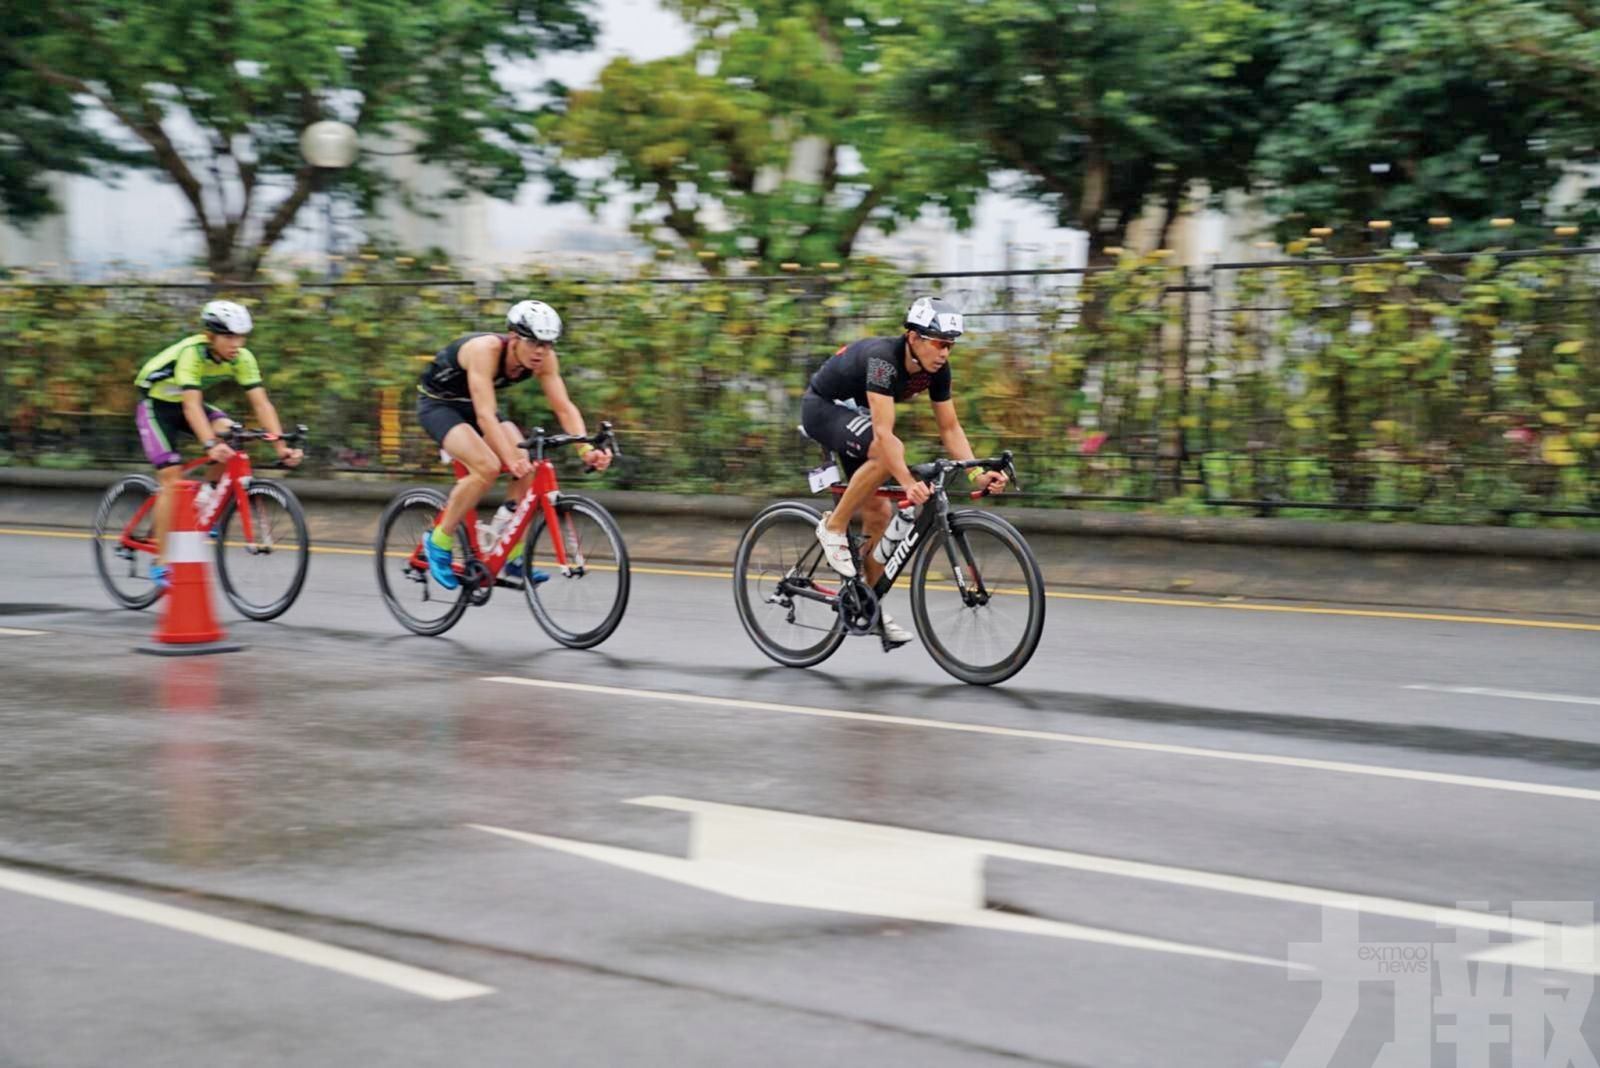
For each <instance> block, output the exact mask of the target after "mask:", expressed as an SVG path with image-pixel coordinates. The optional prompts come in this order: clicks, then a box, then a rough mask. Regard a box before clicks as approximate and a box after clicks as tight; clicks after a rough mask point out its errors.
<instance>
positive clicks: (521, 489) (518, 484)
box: [500, 419, 533, 501]
mask: <svg viewBox="0 0 1600 1068" xmlns="http://www.w3.org/2000/svg"><path fill="white" fill-rule="evenodd" d="M500 426H501V427H502V428H503V429H504V430H505V432H506V433H507V434H510V435H511V440H512V441H521V440H522V431H521V430H519V429H517V424H515V423H513V422H512V421H511V420H509V419H503V420H501V422H500ZM517 453H518V455H520V456H521V457H522V458H523V459H524V460H531V459H532V457H531V456H529V455H528V450H527V449H518V450H517ZM531 485H533V472H532V471H529V472H528V473H527V474H526V475H523V476H522V477H521V478H519V479H517V480H516V481H514V482H512V483H511V485H509V486H507V487H506V499H507V500H511V501H520V500H522V495H523V494H524V493H526V492H528V487H529V486H531Z"/></svg>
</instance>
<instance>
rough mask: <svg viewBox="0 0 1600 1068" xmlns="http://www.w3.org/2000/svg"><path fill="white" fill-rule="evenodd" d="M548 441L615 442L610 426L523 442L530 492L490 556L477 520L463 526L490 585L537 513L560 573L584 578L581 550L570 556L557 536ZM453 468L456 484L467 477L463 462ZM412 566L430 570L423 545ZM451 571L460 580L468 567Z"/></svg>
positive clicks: (536, 434) (556, 485)
mask: <svg viewBox="0 0 1600 1068" xmlns="http://www.w3.org/2000/svg"><path fill="white" fill-rule="evenodd" d="M547 440H548V441H550V442H551V443H552V444H555V445H567V444H573V443H575V442H580V441H587V442H589V443H591V444H594V443H595V442H598V441H606V442H609V443H610V445H611V447H612V448H613V449H615V438H613V437H612V435H611V424H610V423H601V424H600V430H599V432H598V433H596V434H592V435H589V436H587V437H575V436H572V435H556V436H554V437H552V438H549V439H547V438H545V437H544V431H543V429H535V430H534V431H533V434H532V435H531V436H530V437H528V438H527V439H526V440H525V441H523V442H522V445H523V446H524V447H532V448H533V449H534V455H533V481H532V482H530V483H529V484H528V488H527V490H526V491H525V492H524V493H523V494H522V499H521V500H519V501H518V502H517V510H516V512H515V513H513V514H512V517H511V522H509V523H507V524H506V528H505V529H504V530H502V531H501V532H500V536H499V537H498V538H497V539H495V543H494V544H493V545H492V546H490V547H489V551H488V552H487V553H485V552H484V547H483V546H482V545H480V544H479V543H478V524H477V522H476V521H475V517H474V518H469V519H468V520H467V521H465V522H464V523H463V524H462V525H463V526H465V527H466V528H467V547H468V548H469V549H470V551H471V555H470V556H469V557H468V559H474V560H477V561H478V562H479V563H480V564H482V565H483V567H484V569H485V570H486V571H488V573H489V581H490V582H491V583H493V582H495V581H496V580H498V579H499V577H500V572H501V571H502V570H503V569H504V568H505V566H506V561H507V560H509V559H510V557H511V550H512V547H514V546H515V545H516V544H517V543H518V542H520V541H521V540H522V539H523V538H525V537H526V536H527V533H528V526H529V524H531V523H532V522H533V516H534V513H535V511H538V512H541V513H543V515H544V522H545V526H546V527H548V528H549V529H550V531H551V532H552V536H551V538H550V540H551V542H552V548H553V550H554V551H555V557H556V564H557V566H558V567H559V568H560V569H561V572H562V574H566V575H570V574H580V575H581V574H583V569H584V556H583V552H582V551H581V549H580V550H578V551H576V552H573V553H568V552H567V539H566V538H565V537H560V536H557V535H558V534H559V532H560V530H561V524H560V522H559V521H558V519H559V517H558V516H557V515H556V502H557V501H558V500H560V499H561V484H560V481H559V480H558V479H557V478H556V467H555V464H553V463H551V462H550V461H549V460H547V459H545V457H544V452H545V448H546V441H547ZM450 465H451V468H452V469H453V470H454V471H455V476H456V481H457V482H460V481H461V480H462V479H463V478H465V477H466V476H467V473H468V469H467V466H466V465H465V464H463V463H462V462H461V461H460V460H457V459H456V458H455V457H451V458H450ZM500 473H501V474H502V475H503V474H506V473H507V471H506V468H505V467H503V466H502V467H501V468H500ZM441 518H442V516H441ZM411 566H412V567H415V568H417V569H418V570H420V571H426V570H427V569H428V558H427V555H426V553H424V551H423V547H422V543H421V542H418V543H417V547H416V549H415V550H413V551H412V554H411ZM451 570H453V571H454V572H455V574H456V575H458V576H461V575H463V573H464V572H465V571H466V564H465V563H458V564H452V565H451Z"/></svg>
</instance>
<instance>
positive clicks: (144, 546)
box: [93, 475, 161, 610]
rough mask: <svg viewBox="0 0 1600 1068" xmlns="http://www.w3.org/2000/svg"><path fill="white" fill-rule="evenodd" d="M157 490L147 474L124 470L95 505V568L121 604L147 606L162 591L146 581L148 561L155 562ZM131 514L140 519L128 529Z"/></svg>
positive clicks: (132, 516) (149, 563)
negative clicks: (133, 473) (126, 472)
mask: <svg viewBox="0 0 1600 1068" xmlns="http://www.w3.org/2000/svg"><path fill="white" fill-rule="evenodd" d="M159 491H160V486H159V485H158V484H157V483H156V480H155V479H153V478H151V477H150V476H148V475H128V476H127V477H125V478H120V479H118V480H117V481H116V482H115V483H113V484H112V486H111V488H110V489H108V490H106V494H105V496H104V497H101V498H100V506H99V507H98V508H96V509H95V513H94V542H93V547H94V568H95V570H96V571H97V572H99V574H100V582H101V584H102V585H104V586H105V588H106V592H107V593H109V594H110V595H111V599H112V600H113V601H116V602H117V603H118V604H120V605H121V606H122V607H124V608H132V609H136V610H137V609H140V608H149V607H150V606H151V605H152V604H154V603H155V601H156V598H157V597H160V596H161V589H160V587H158V586H157V585H156V584H155V583H154V582H151V581H150V565H151V564H153V563H155V562H156V510H155V496H156V494H157V493H158V492H159ZM147 504H148V507H146V505H147ZM140 509H143V510H144V514H143V515H139V511H140ZM135 516H138V517H139V522H138V523H137V524H136V525H134V526H132V527H131V528H130V527H129V523H130V522H132V520H133V518H134V517H135ZM130 543H131V544H130Z"/></svg>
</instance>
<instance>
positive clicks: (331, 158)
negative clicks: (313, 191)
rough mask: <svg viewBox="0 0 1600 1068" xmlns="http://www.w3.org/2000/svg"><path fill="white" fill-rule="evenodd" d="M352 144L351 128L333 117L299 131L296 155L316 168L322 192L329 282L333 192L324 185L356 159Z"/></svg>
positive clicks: (331, 249) (331, 278)
mask: <svg viewBox="0 0 1600 1068" xmlns="http://www.w3.org/2000/svg"><path fill="white" fill-rule="evenodd" d="M356 147H357V146H356V131H355V129H354V128H353V127H351V126H349V125H348V124H346V123H342V122H338V121H336V120H333V119H324V120H323V121H321V122H314V123H312V124H311V125H310V126H307V127H306V128H305V129H304V130H301V131H300V154H301V155H302V156H304V157H305V161H306V162H307V163H309V164H311V165H312V166H313V167H315V168H317V187H318V189H320V190H321V191H322V221H323V228H324V231H325V233H324V242H325V243H324V247H323V254H324V256H325V257H326V263H327V276H328V280H329V281H332V280H333V256H334V233H333V193H332V192H331V191H330V190H329V189H328V187H327V186H328V183H329V182H330V181H331V180H332V178H333V174H334V172H336V171H341V170H343V169H344V168H346V167H348V166H350V164H352V163H354V162H355V161H356Z"/></svg>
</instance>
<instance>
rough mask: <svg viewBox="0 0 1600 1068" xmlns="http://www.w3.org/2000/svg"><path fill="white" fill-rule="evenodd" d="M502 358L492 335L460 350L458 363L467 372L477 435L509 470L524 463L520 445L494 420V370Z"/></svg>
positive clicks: (487, 335) (474, 339)
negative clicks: (517, 464)
mask: <svg viewBox="0 0 1600 1068" xmlns="http://www.w3.org/2000/svg"><path fill="white" fill-rule="evenodd" d="M499 358H500V343H499V341H498V340H497V339H496V338H495V337H494V336H493V335H492V334H486V335H484V336H483V337H475V338H473V339H472V340H471V341H469V342H467V343H466V344H465V345H462V346H461V352H460V355H459V356H458V357H457V359H458V360H459V361H460V363H461V366H462V367H464V368H466V372H467V392H468V394H470V395H471V397H472V411H473V414H474V415H476V416H477V417H478V433H480V434H482V435H483V440H484V441H485V442H487V443H488V445H489V448H491V449H493V450H494V454H495V455H496V456H498V457H500V462H501V463H503V464H505V465H506V466H507V467H510V466H511V465H512V464H513V463H515V462H516V461H518V460H520V459H522V456H521V453H520V452H519V451H518V449H517V443H516V442H515V441H513V440H511V435H510V434H507V433H506V432H505V430H504V429H502V428H501V426H500V420H499V419H497V418H495V404H494V370H495V367H494V365H495V361H496V360H498V359H499Z"/></svg>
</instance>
